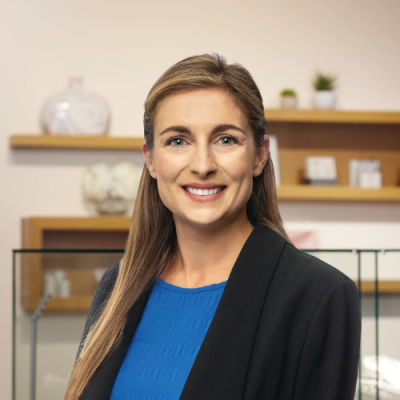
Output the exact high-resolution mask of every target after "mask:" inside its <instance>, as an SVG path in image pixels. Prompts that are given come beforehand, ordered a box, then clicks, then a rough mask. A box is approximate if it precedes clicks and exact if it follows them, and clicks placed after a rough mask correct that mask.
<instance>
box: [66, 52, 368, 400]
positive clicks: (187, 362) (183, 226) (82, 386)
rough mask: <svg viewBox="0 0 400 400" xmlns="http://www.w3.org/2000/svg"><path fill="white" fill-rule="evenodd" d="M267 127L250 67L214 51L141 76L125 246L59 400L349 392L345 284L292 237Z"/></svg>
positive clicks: (351, 326)
mask: <svg viewBox="0 0 400 400" xmlns="http://www.w3.org/2000/svg"><path fill="white" fill-rule="evenodd" d="M265 127H266V122H265V118H264V107H263V102H262V97H261V94H260V91H259V90H258V88H257V86H256V84H255V82H254V80H253V78H252V77H251V75H250V73H249V72H248V71H247V70H246V69H245V68H243V67H242V66H241V65H239V64H230V65H229V64H227V62H226V60H225V59H224V58H223V57H221V56H219V55H208V54H205V55H201V56H193V57H189V58H186V59H184V60H182V61H180V62H178V63H177V64H175V65H173V66H172V67H170V68H169V69H168V70H167V71H166V72H165V73H164V74H163V75H162V76H161V77H160V78H159V79H158V80H157V82H156V83H155V84H154V86H153V87H152V88H151V90H150V92H149V94H148V97H147V99H146V102H145V112H144V133H145V139H144V141H143V143H142V152H143V155H144V159H145V168H144V170H143V175H142V177H141V181H140V186H139V190H138V196H137V200H136V203H135V208H134V211H133V215H132V222H131V228H130V232H129V237H128V241H127V244H126V250H125V254H124V256H123V258H122V259H121V260H120V261H119V262H118V263H117V264H115V265H113V266H112V267H111V268H109V269H108V270H107V272H106V273H105V275H104V276H103V278H102V280H101V281H100V284H99V287H98V288H97V290H96V293H95V296H94V299H93V303H92V306H91V309H90V312H89V316H88V318H87V321H86V325H85V328H84V332H83V335H82V339H81V344H80V347H79V349H78V353H77V356H76V361H75V365H74V367H73V370H72V372H71V377H70V380H69V383H68V387H67V391H66V394H65V400H76V399H83V400H106V399H111V400H117V399H118V400H124V399H130V400H132V399H181V400H185V399H186V400H208V399H210V400H211V399H212V400H214V399H218V400H224V399H226V400H228V399H229V400H239V399H245V400H258V399H268V400H274V399H276V400H289V399H293V400H304V399H322V398H324V399H326V400H338V399H341V400H353V399H354V392H355V386H356V380H357V367H358V359H359V347H360V336H361V315H360V305H359V300H358V294H357V287H356V285H355V284H354V282H353V281H352V280H351V279H350V278H349V277H347V276H346V275H344V274H343V273H341V272H340V271H339V270H337V269H336V268H334V267H333V266H331V265H329V264H327V263H325V262H323V261H321V260H319V259H317V258H316V257H314V256H311V255H309V254H306V253H303V252H301V251H299V250H298V249H296V248H295V247H294V246H293V244H292V243H291V241H290V239H289V237H288V235H287V233H286V231H285V229H284V227H283V222H282V219H281V216H280V213H279V209H278V204H277V198H276V187H275V178H274V169H273V164H272V161H271V158H270V157H269V139H268V135H267V134H266V130H265Z"/></svg>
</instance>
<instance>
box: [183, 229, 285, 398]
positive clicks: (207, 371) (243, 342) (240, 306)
mask: <svg viewBox="0 0 400 400" xmlns="http://www.w3.org/2000/svg"><path fill="white" fill-rule="evenodd" d="M285 243H286V240H285V239H284V238H283V237H282V236H281V235H279V234H278V233H277V232H275V231H274V230H272V229H270V228H269V227H267V226H266V225H262V224H256V225H255V227H254V229H253V231H252V232H251V234H250V236H249V237H248V238H247V241H246V243H245V244H244V246H243V248H242V250H241V252H240V253H239V256H238V258H237V260H236V262H235V264H234V266H233V269H232V271H231V274H230V276H229V279H228V282H227V284H226V286H225V289H224V292H223V293H222V296H221V300H220V303H219V304H218V307H217V310H216V312H215V314H214V318H213V320H212V321H211V324H210V327H209V329H208V331H207V334H206V336H205V338H204V341H203V343H202V345H201V347H200V350H199V352H198V354H197V357H196V359H195V361H194V364H193V366H192V369H191V371H190V373H189V376H188V378H187V380H186V383H185V386H184V388H183V391H182V394H181V397H180V399H181V400H205V399H207V400H208V399H229V400H235V399H242V398H243V391H244V386H245V381H246V374H247V369H248V365H249V361H250V358H251V351H252V347H253V342H254V339H255V335H256V333H257V327H258V323H259V320H260V315H261V312H262V308H263V306H264V301H265V298H266V296H267V293H268V288H269V285H270V283H271V280H272V277H273V274H274V271H275V268H276V265H277V263H278V261H279V257H280V255H281V253H282V250H283V248H284V246H285Z"/></svg>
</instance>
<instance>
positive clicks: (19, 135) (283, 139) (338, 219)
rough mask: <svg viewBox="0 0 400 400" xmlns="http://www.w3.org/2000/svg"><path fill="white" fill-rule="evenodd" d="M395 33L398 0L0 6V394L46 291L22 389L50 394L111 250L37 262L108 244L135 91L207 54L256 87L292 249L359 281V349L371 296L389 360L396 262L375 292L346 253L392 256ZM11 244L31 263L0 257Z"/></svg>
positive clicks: (371, 314) (18, 371) (137, 121)
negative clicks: (328, 97)
mask: <svg viewBox="0 0 400 400" xmlns="http://www.w3.org/2000/svg"><path fill="white" fill-rule="evenodd" d="M399 21H400V2H399V1H397V0H379V1H378V0H352V1H344V0H336V1H320V0H304V1H301V2H295V1H287V0H281V1H270V0H264V1H255V0H250V1H246V2H244V1H242V2H238V1H236V0H234V1H226V0H212V1H211V0H204V1H202V2H199V3H190V2H184V1H181V0H171V1H168V2H164V1H148V2H134V1H123V0H114V1H113V2H111V1H103V0H97V1H92V0H87V1H84V2H83V1H77V0H69V1H63V2H61V1H54V0H53V1H50V0H36V1H27V0H13V1H12V2H11V1H9V2H4V1H3V2H2V4H1V6H0V49H1V55H2V58H1V63H0V76H1V92H0V112H1V118H0V140H1V149H2V151H1V152H0V187H1V197H0V198H1V204H2V207H1V210H0V213H1V214H0V218H1V224H0V235H1V236H0V265H1V268H2V279H1V280H0V298H1V302H2V306H1V307H0V320H1V327H0V354H1V357H0V397H1V399H11V398H12V388H13V385H14V395H15V398H18V399H22V398H27V396H28V389H29V379H30V372H29V362H30V361H29V360H30V358H29V357H30V353H29V345H30V336H29V335H30V334H29V332H30V331H29V329H30V318H31V316H32V312H33V311H34V310H35V309H36V307H37V306H38V304H39V302H40V299H41V296H42V295H43V293H44V292H45V291H54V293H53V295H54V296H55V297H58V303H57V302H56V300H57V299H56V298H53V299H51V300H50V301H49V303H48V309H47V310H48V311H47V313H46V312H45V313H43V316H41V317H40V318H39V320H38V335H37V343H38V350H37V357H38V363H42V364H40V365H41V367H40V368H42V370H41V372H40V371H39V372H38V374H37V377H36V379H37V393H38V398H40V399H58V398H60V399H61V398H62V395H61V393H62V390H63V387H64V386H63V385H66V381H67V378H68V374H69V371H70V369H71V368H72V362H73V357H74V356H75V353H76V350H77V343H78V340H79V338H80V334H81V333H82V329H83V323H84V321H85V317H86V315H87V312H88V307H89V305H90V301H91V296H92V295H93V292H94V289H95V287H96V285H97V282H98V278H99V277H100V276H101V273H104V270H105V268H107V267H109V266H111V265H112V264H113V263H114V262H116V260H118V259H119V258H120V257H121V256H122V253H118V252H116V253H112V252H111V256H110V253H105V254H103V255H102V254H101V252H100V253H82V254H79V253H73V254H72V255H71V254H70V253H68V254H64V253H62V252H61V253H57V255H54V254H53V255H52V256H51V257H50V256H49V254H48V253H46V254H45V253H41V252H40V250H41V249H47V250H49V249H54V250H60V249H63V250H69V249H82V250H85V249H98V250H100V251H101V250H110V249H111V250H112V249H114V250H121V249H122V250H123V246H124V243H125V240H126V235H127V231H128V229H129V216H130V215H131V212H132V209H133V204H134V203H133V201H132V199H134V196H135V187H137V182H138V180H137V179H138V176H140V173H141V169H142V168H143V164H144V158H143V155H142V153H141V151H140V149H139V148H140V143H141V141H142V138H143V125H142V119H143V103H144V100H145V98H146V96H147V93H148V91H149V90H150V88H151V86H152V85H153V84H154V83H155V81H156V80H157V79H158V78H159V76H160V75H161V74H162V73H163V72H164V71H165V70H166V69H167V68H168V67H170V66H171V65H172V64H174V63H176V62H177V61H180V60H182V59H183V58H186V57H188V56H192V55H198V54H203V53H213V52H216V53H219V54H221V55H223V56H225V57H226V58H227V60H228V62H229V63H232V62H239V63H241V64H242V65H243V66H244V67H246V68H247V69H248V70H249V71H250V73H251V74H252V75H253V78H254V79H255V81H256V83H257V84H258V86H259V88H260V91H261V94H262V96H263V99H264V106H265V108H266V119H267V122H268V126H267V133H268V134H270V135H271V137H272V138H273V144H274V147H273V148H271V153H272V152H273V151H274V154H271V155H272V157H273V161H274V165H275V167H276V174H277V175H279V187H278V200H279V207H280V211H281V215H282V217H283V220H284V224H285V227H286V228H287V230H288V232H289V233H290V235H291V237H292V238H293V240H294V241H295V243H296V244H297V245H298V247H299V248H302V249H305V250H306V249H308V250H332V252H331V253H329V252H328V253H325V255H324V257H328V255H329V254H331V258H329V257H328V258H327V261H328V262H330V263H331V264H332V265H334V266H335V267H337V268H339V269H342V270H343V271H344V272H345V273H347V274H348V275H349V276H351V277H352V278H353V279H354V280H355V281H356V282H357V283H358V284H360V282H361V280H363V281H365V286H364V289H365V296H366V297H365V301H366V303H365V307H363V312H364V313H365V314H363V318H365V319H363V327H365V332H363V335H366V336H365V337H364V336H363V340H364V341H365V343H368V345H366V346H367V347H368V348H367V349H366V350H365V352H364V354H365V355H373V354H375V353H374V352H375V350H376V340H375V339H376V326H377V323H376V319H377V314H376V309H377V308H376V307H377V298H378V297H379V307H380V308H379V309H378V310H379V311H380V313H379V315H380V318H382V317H383V319H381V321H382V324H383V325H381V326H380V332H381V335H383V336H382V337H383V339H381V340H382V343H381V352H383V353H385V354H386V355H387V356H391V357H393V358H394V359H397V360H399V363H400V345H399V343H398V337H399V335H398V333H399V332H400V311H399V310H400V296H399V295H400V262H399V261H400V251H399V252H398V253H395V252H394V253H392V254H391V255H390V258H389V260H387V259H386V261H384V260H382V261H381V262H380V265H386V267H385V269H382V272H381V276H380V279H381V280H382V285H381V286H377V283H376V278H379V277H377V274H376V268H375V264H376V260H377V259H376V258H374V254H377V253H371V256H368V257H369V258H367V259H365V260H364V261H363V262H364V264H362V265H363V266H365V267H363V269H362V274H364V275H362V276H360V269H359V263H358V260H359V258H358V256H359V254H360V253H358V252H356V253H354V252H351V250H353V249H356V250H378V251H379V257H383V255H382V254H383V253H382V252H381V251H380V250H381V249H394V250H395V249H397V250H400V187H399V170H400V79H399V72H400V68H399V67H400V46H399V43H400V24H399ZM317 71H320V73H322V74H325V78H328V79H327V80H328V86H327V87H324V82H325V83H326V79H325V81H324V80H323V79H322V80H321V79H320V81H319V82H316V73H317ZM329 75H330V76H332V75H334V76H336V77H337V79H336V80H335V81H333V80H331V82H329ZM329 83H331V87H329ZM318 84H319V85H320V86H319V87H318ZM329 89H334V90H329ZM284 90H291V91H292V92H290V93H289V92H286V95H288V96H284V93H283V91H284ZM317 91H325V92H327V91H334V93H335V102H334V103H332V105H330V106H329V105H328V106H327V105H326V103H325V105H324V104H322V103H318V102H317V100H316V98H315V93H316V92H317ZM293 92H295V93H294V94H295V96H293ZM282 97H296V99H297V102H296V104H293V103H292V104H289V105H288V104H286V103H285V102H284V101H283V99H282ZM85 101H86V103H85ZM321 104H322V105H321ZM85 107H86V108H85ZM65 136H67V138H65ZM308 157H323V158H322V159H319V160H313V159H308ZM332 158H333V160H334V163H333V164H332ZM351 160H370V163H369V164H368V165H367V166H366V165H364V166H361V165H358V166H357V165H355V164H351ZM371 160H372V161H374V162H375V164H373V165H372V161H371ZM313 162H314V163H316V164H312V163H313ZM377 162H378V166H377ZM353 167H354V168H355V170H354V171H353V169H352V168H353ZM357 168H358V169H357ZM368 168H370V169H368ZM357 171H358V172H357ZM305 178H307V179H308V181H307V182H305V181H303V179H305ZM321 183H325V185H329V186H324V185H322V186H321ZM22 249H35V250H39V252H38V253H23V252H14V253H13V250H22ZM338 249H341V250H348V251H350V252H345V253H343V254H342V256H337V255H334V254H335V253H334V252H333V250H338ZM51 254H52V253H50V255H51ZM315 254H317V253H315ZM318 256H320V255H318ZM352 256H354V257H355V258H351V257H352ZM71 257H72V258H71ZM110 257H111V258H110ZM341 257H342V258H341ZM371 257H372V258H371ZM382 268H383V267H382ZM88 270H90V273H88ZM82 271H86V272H85V273H87V275H86V278H84V279H83V277H84V275H82V274H81V273H83V272H82ZM93 271H94V272H93ZM92 272H93V273H92ZM13 273H14V274H13ZM82 281H84V282H86V284H83V285H78V284H77V282H82ZM85 285H86V286H85ZM56 286H57V288H58V289H57V290H56V289H55V287H56ZM361 287H362V286H361ZM359 288H360V285H359ZM57 291H58V292H57ZM56 292H57V293H56ZM378 295H379V296H378ZM51 301H53V303H51ZM385 302H386V303H385ZM13 304H14V308H13ZM385 318H386V320H385ZM385 321H386V322H385ZM41 322H43V324H42V325H41V328H39V325H40V324H41ZM385 323H387V325H385ZM55 326H58V328H57V329H58V330H57V329H56V328H54V327H55ZM40 329H42V330H40ZM52 329H54V330H53V331H52ZM68 329H70V332H71V333H68ZM385 335H386V336H385ZM13 337H14V339H15V340H14V353H13V346H12V343H13V340H12V339H13ZM385 345H386V346H387V347H386V348H385V347H384V346H385ZM57 351H59V353H58V354H60V355H61V356H59V357H58V358H57V360H58V361H59V362H60V363H64V364H63V367H60V371H61V372H59V373H58V372H57V365H56V364H57V360H56V359H54V356H55V354H56V353H55V352H57ZM13 354H14V357H13ZM52 357H53V358H52ZM49 365H50V366H51V367H50V369H49ZM392 366H393V365H392ZM399 368H400V367H399ZM13 371H14V373H13ZM399 381H400V380H399ZM375 386H376V385H375ZM392 389H393V387H392ZM392 393H394V392H392ZM365 396H366V395H365ZM371 396H372V395H371ZM399 396H400V388H399ZM365 398H366V399H369V398H373V397H365ZM399 398H400V397H399Z"/></svg>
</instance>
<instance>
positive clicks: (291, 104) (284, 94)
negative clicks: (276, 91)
mask: <svg viewBox="0 0 400 400" xmlns="http://www.w3.org/2000/svg"><path fill="white" fill-rule="evenodd" d="M281 107H282V108H297V93H296V92H295V91H294V90H293V89H283V90H282V91H281Z"/></svg>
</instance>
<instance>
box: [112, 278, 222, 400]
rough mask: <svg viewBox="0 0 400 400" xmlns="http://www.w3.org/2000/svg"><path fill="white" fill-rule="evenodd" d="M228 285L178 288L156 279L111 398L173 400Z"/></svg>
mask: <svg viewBox="0 0 400 400" xmlns="http://www.w3.org/2000/svg"><path fill="white" fill-rule="evenodd" d="M226 283H227V281H224V282H220V283H214V284H212V285H207V286H203V287H199V288H182V287H179V286H175V285H172V284H170V283H167V282H165V281H163V280H162V279H160V278H157V279H156V282H155V285H154V287H153V289H152V291H151V293H150V297H149V299H148V302H147V304H146V307H145V309H144V311H143V314H142V318H141V320H140V322H139V324H138V326H137V328H136V330H135V332H134V334H133V337H132V341H131V343H130V345H129V347H128V350H127V352H126V354H125V357H124V360H123V362H122V364H121V367H120V370H119V372H118V375H117V377H116V379H115V382H114V386H113V389H112V392H111V395H110V400H136V399H141V400H150V399H151V400H178V399H179V397H180V395H181V393H182V390H183V387H184V385H185V382H186V379H187V377H188V375H189V372H190V369H191V368H192V365H193V362H194V360H195V358H196V356H197V353H198V351H199V349H200V346H201V344H202V343H203V339H204V337H205V335H206V333H207V330H208V328H209V326H210V324H211V321H212V319H213V317H214V314H215V311H216V309H217V306H218V304H219V301H220V299H221V296H222V293H223V291H224V288H225V285H226Z"/></svg>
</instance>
